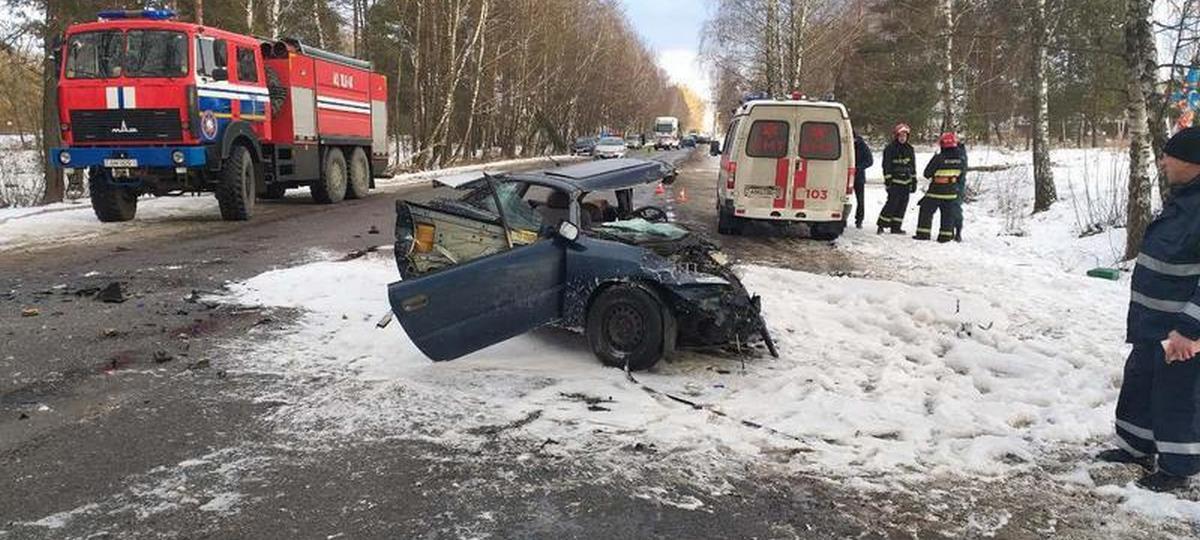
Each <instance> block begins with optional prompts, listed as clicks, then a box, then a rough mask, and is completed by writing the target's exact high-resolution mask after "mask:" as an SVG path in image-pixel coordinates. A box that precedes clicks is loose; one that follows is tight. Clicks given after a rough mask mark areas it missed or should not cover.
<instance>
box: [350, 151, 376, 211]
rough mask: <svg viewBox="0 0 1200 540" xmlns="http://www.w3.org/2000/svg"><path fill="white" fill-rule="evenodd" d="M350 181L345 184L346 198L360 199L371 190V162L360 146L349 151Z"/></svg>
mask: <svg viewBox="0 0 1200 540" xmlns="http://www.w3.org/2000/svg"><path fill="white" fill-rule="evenodd" d="M349 173H350V182H349V183H348V184H347V185H346V198H347V199H361V198H363V197H366V196H367V192H368V191H370V190H371V164H370V162H368V161H367V153H366V152H363V149H362V148H360V147H357V146H356V147H354V150H352V151H351V152H350V168H349Z"/></svg>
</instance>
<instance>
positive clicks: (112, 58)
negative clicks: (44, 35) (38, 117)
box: [64, 30, 188, 79]
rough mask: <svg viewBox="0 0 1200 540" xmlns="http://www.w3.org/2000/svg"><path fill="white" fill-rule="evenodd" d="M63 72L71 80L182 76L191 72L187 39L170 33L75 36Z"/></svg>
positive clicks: (175, 33) (97, 33)
mask: <svg viewBox="0 0 1200 540" xmlns="http://www.w3.org/2000/svg"><path fill="white" fill-rule="evenodd" d="M64 71H65V74H66V77H67V78H68V79H109V78H116V77H121V76H125V77H182V76H185V75H187V73H188V41H187V36H185V35H184V34H183V33H182V32H173V31H169V30H130V31H129V32H128V33H122V32H119V31H112V30H106V31H100V32H83V33H79V34H74V35H72V36H71V37H70V38H69V40H68V42H67V60H66V69H65V70H64Z"/></svg>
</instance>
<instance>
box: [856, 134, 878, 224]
mask: <svg viewBox="0 0 1200 540" xmlns="http://www.w3.org/2000/svg"><path fill="white" fill-rule="evenodd" d="M874 164H875V157H874V156H872V155H871V147H870V146H867V141H864V140H863V138H862V136H861V135H859V134H858V132H855V133H854V198H855V202H856V203H857V206H856V207H855V208H854V226H855V227H857V228H859V229H861V228H862V223H863V214H864V213H866V209H865V208H863V198H864V197H863V195H864V194H863V191H865V190H866V189H867V169H868V168H870V167H871V165H874Z"/></svg>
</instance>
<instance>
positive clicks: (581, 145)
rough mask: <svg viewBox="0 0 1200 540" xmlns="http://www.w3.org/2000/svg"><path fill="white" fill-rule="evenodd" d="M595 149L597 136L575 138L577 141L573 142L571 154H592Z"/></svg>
mask: <svg viewBox="0 0 1200 540" xmlns="http://www.w3.org/2000/svg"><path fill="white" fill-rule="evenodd" d="M595 149H596V138H595V137H580V138H578V139H575V142H574V143H572V144H571V155H572V156H590V155H592V151H593V150H595Z"/></svg>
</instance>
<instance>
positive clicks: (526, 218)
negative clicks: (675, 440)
mask: <svg viewBox="0 0 1200 540" xmlns="http://www.w3.org/2000/svg"><path fill="white" fill-rule="evenodd" d="M674 174H675V171H674V168H673V167H672V166H670V165H668V164H666V163H662V162H658V161H651V160H640V159H612V160H605V161H594V162H589V163H581V164H578V165H570V166H566V167H560V168H555V169H549V170H546V171H541V172H530V173H510V174H504V175H499V176H489V175H487V174H484V173H468V174H464V175H457V176H454V177H443V178H440V179H438V180H437V181H436V182H438V183H439V184H440V185H442V186H448V187H450V188H454V191H450V190H443V191H446V192H448V193H447V194H446V196H444V197H438V198H435V199H433V200H432V201H430V202H426V203H417V202H410V201H397V202H396V246H395V256H396V264H397V265H398V266H399V269H400V276H401V278H402V279H401V280H400V281H397V282H395V283H392V284H390V285H388V300H389V302H390V303H391V306H392V312H393V313H394V315H395V317H396V319H397V320H398V321H399V323H400V324H401V325H402V326H403V327H404V331H405V332H406V333H407V334H408V336H409V338H410V339H412V341H413V343H414V344H416V346H417V348H418V349H420V350H421V352H423V353H425V355H427V356H429V357H430V358H432V359H433V360H435V361H441V360H452V359H455V358H458V357H460V356H463V355H466V354H469V353H471V352H474V351H477V350H480V349H483V348H484V347H488V346H490V345H492V344H495V343H499V342H501V341H504V340H507V339H509V338H512V337H514V336H517V335H519V334H522V333H525V332H528V331H530V330H533V329H534V328H537V327H540V326H543V325H556V326H560V327H563V328H567V329H572V330H575V331H582V332H583V333H584V334H585V335H586V336H587V340H588V342H589V344H590V345H591V348H592V351H593V352H594V353H595V354H596V356H597V357H599V358H600V360H601V361H602V362H604V363H605V364H607V365H609V366H614V367H628V368H629V369H631V370H638V369H647V368H649V367H651V366H653V365H654V364H655V363H657V362H658V361H659V359H661V358H662V357H663V356H664V355H666V354H670V353H671V351H672V350H674V349H676V348H688V347H697V348H713V347H725V346H736V347H739V348H740V347H741V346H744V345H745V344H746V343H748V342H754V341H759V340H760V339H761V341H762V342H763V343H764V344H765V345H766V346H767V349H768V350H769V351H770V352H771V353H772V354H774V353H775V350H774V345H773V343H772V342H771V340H770V336H769V335H768V333H767V329H766V327H765V325H764V324H763V319H762V316H761V314H760V308H759V299H758V297H757V296H751V295H750V294H749V293H748V292H747V291H746V288H745V287H744V286H743V285H742V283H741V281H740V280H739V279H738V277H737V276H736V275H735V274H734V273H733V271H732V270H731V269H730V266H729V261H728V260H727V258H726V257H725V256H724V255H722V254H721V253H720V252H719V251H717V248H716V246H714V245H713V244H711V243H709V242H708V241H707V240H705V239H703V238H701V237H699V236H696V235H695V234H693V233H690V232H688V231H687V229H684V228H682V227H679V226H677V225H675V224H671V223H667V219H668V216H667V213H666V211H664V210H663V209H662V208H659V207H655V206H643V207H641V208H635V207H634V205H633V190H634V188H636V187H639V186H643V185H647V184H651V183H655V182H659V181H662V182H666V183H670V182H671V181H672V179H673V177H674ZM610 201H611V202H610Z"/></svg>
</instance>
